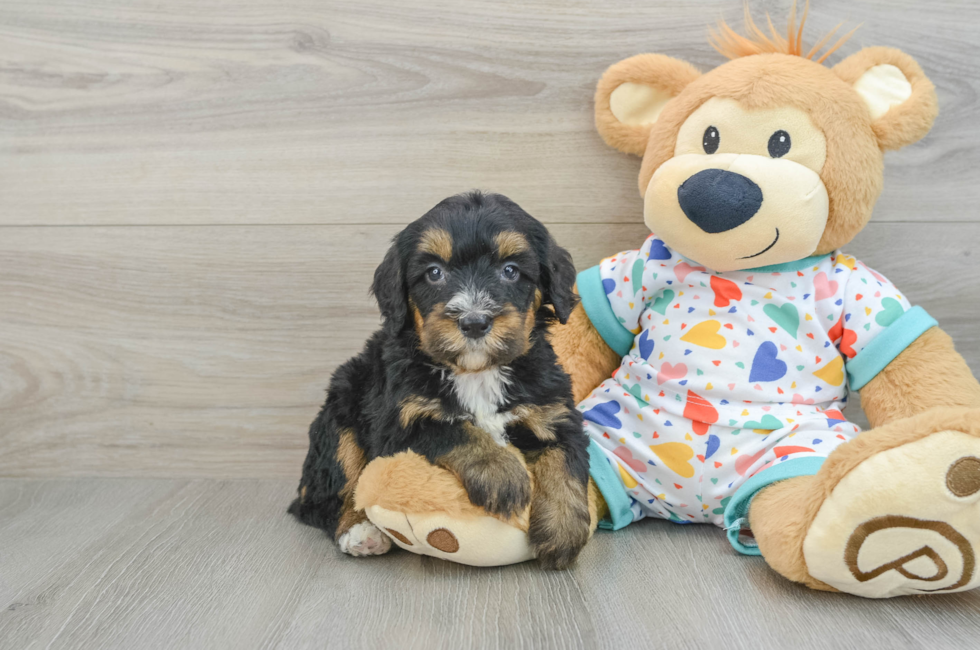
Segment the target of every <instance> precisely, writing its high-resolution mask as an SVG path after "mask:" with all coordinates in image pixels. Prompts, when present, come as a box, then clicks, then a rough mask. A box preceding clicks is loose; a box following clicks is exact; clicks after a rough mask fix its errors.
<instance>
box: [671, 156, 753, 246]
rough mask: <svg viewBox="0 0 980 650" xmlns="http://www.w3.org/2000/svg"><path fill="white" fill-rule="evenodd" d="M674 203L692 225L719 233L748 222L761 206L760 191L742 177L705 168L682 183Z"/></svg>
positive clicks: (733, 173) (720, 170)
mask: <svg viewBox="0 0 980 650" xmlns="http://www.w3.org/2000/svg"><path fill="white" fill-rule="evenodd" d="M677 200H678V201H679V202H680V204H681V210H683V211H684V214H686V215H687V218H688V219H690V220H691V221H693V222H694V225H696V226H697V227H698V228H700V229H701V230H703V231H705V232H709V233H718V232H725V231H727V230H731V229H732V228H737V227H738V226H741V225H742V224H743V223H745V222H746V221H748V220H749V219H751V218H752V216H753V215H754V214H755V213H756V212H758V211H759V208H760V207H761V206H762V190H761V189H759V186H758V185H756V184H755V183H753V182H752V181H751V180H750V179H748V178H746V177H745V176H742V175H741V174H736V173H735V172H730V171H726V170H724V169H705V170H704V171H700V172H698V173H697V174H695V175H694V176H691V177H690V178H689V179H687V180H686V181H684V182H683V183H681V186H680V187H678V188H677Z"/></svg>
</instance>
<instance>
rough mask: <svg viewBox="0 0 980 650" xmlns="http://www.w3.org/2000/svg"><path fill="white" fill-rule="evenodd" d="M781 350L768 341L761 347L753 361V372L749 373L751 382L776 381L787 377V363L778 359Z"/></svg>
mask: <svg viewBox="0 0 980 650" xmlns="http://www.w3.org/2000/svg"><path fill="white" fill-rule="evenodd" d="M777 354H779V349H778V348H777V347H776V344H775V343H773V342H772V341H766V342H765V343H763V344H762V345H760V346H759V349H758V350H757V351H756V353H755V358H753V359H752V370H750V371H749V381H751V382H757V381H776V380H777V379H782V378H783V377H785V376H786V362H784V361H780V360H779V359H777V358H776V355H777Z"/></svg>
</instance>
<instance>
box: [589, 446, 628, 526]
mask: <svg viewBox="0 0 980 650" xmlns="http://www.w3.org/2000/svg"><path fill="white" fill-rule="evenodd" d="M589 476H591V477H592V480H593V481H595V484H596V487H597V488H599V492H601V493H602V498H603V499H605V500H606V505H607V506H609V518H608V519H603V520H602V521H600V522H599V528H605V529H606V530H619V529H620V528H625V527H626V526H629V525H630V524H631V523H633V511H632V510H630V498H629V496H628V495H627V494H626V491H625V490H624V489H623V484H622V483H621V482H620V480H619V477H618V476H616V470H614V469H613V468H612V465H610V464H609V460H608V459H607V458H606V454H605V453H604V452H603V451H602V448H601V447H599V445H598V444H597V443H596V441H595V440H592V439H591V438H590V439H589Z"/></svg>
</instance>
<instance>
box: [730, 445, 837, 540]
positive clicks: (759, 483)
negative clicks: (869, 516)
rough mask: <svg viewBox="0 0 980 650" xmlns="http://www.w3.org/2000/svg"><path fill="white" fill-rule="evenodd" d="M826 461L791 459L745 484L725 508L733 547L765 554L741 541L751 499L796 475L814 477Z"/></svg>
mask: <svg viewBox="0 0 980 650" xmlns="http://www.w3.org/2000/svg"><path fill="white" fill-rule="evenodd" d="M825 460H826V459H825V458H822V457H819V456H807V457H806V458H791V459H789V460H786V461H783V462H781V463H779V464H777V465H773V466H772V467H770V468H769V469H766V470H763V471H761V472H759V473H758V474H756V475H755V476H753V477H752V478H750V479H749V480H747V481H746V482H745V483H743V484H742V486H741V487H740V488H738V490H737V491H736V492H735V494H734V496H732V500H731V503H729V504H728V507H727V508H725V530H726V531H727V532H728V541H729V542H731V545H732V548H734V549H735V550H736V551H738V552H739V553H741V554H742V555H762V554H761V553H760V552H759V547H758V545H756V544H755V543H753V542H750V541H748V540H742V539H740V538H739V533H741V532H742V530H744V529H746V528H748V527H749V506H750V505H751V504H752V499H753V498H754V497H755V495H756V494H758V493H759V491H760V490H761V489H762V488H765V487H768V486H770V485H772V484H773V483H778V482H779V481H785V480H786V479H788V478H793V477H794V476H813V475H814V474H816V473H817V471H818V470H819V469H820V467H821V465H823V462H824V461H825Z"/></svg>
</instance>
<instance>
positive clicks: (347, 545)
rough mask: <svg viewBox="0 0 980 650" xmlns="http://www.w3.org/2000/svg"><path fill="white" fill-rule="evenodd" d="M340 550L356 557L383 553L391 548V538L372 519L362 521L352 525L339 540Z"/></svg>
mask: <svg viewBox="0 0 980 650" xmlns="http://www.w3.org/2000/svg"><path fill="white" fill-rule="evenodd" d="M337 546H339V547H340V550H341V551H343V552H344V553H347V554H348V555H353V556H354V557H361V556H364V555H383V554H385V553H387V552H388V551H390V550H391V539H389V538H388V536H387V535H385V534H384V533H382V532H381V531H380V530H378V527H377V526H375V525H374V524H372V523H371V522H370V521H362V522H360V523H358V524H354V525H353V526H351V527H350V530H348V531H347V532H346V533H344V534H343V535H341V536H340V539H339V540H337Z"/></svg>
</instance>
